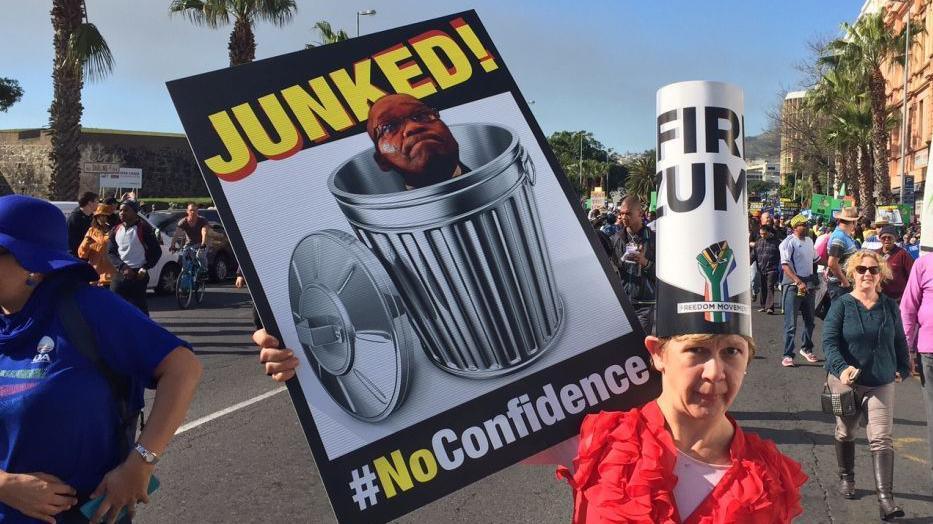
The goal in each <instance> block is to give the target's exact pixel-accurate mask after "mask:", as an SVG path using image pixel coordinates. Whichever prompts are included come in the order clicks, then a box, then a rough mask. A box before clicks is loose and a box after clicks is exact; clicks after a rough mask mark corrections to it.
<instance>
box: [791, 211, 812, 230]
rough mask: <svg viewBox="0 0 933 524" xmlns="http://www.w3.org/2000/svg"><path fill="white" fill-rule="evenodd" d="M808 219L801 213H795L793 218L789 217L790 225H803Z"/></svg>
mask: <svg viewBox="0 0 933 524" xmlns="http://www.w3.org/2000/svg"><path fill="white" fill-rule="evenodd" d="M809 221H810V219H808V218H807V217H806V215H804V214H803V213H800V214H798V215H795V216H794V218H792V219H790V227H797V226H801V225H803V226H805V225H807V222H809Z"/></svg>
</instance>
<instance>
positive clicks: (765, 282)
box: [752, 226, 781, 315]
mask: <svg viewBox="0 0 933 524" xmlns="http://www.w3.org/2000/svg"><path fill="white" fill-rule="evenodd" d="M779 246H780V242H779V241H778V239H777V238H775V236H774V228H773V227H771V226H761V229H759V236H758V240H757V241H755V249H754V251H753V252H752V261H753V262H756V263H757V265H758V279H759V281H760V282H761V292H760V293H759V294H758V296H759V297H760V300H761V308H760V309H758V311H762V312H764V311H767V312H768V314H769V315H770V314H773V313H774V290H775V288H776V287H777V283H778V275H779V274H780V271H781V251H780V249H779Z"/></svg>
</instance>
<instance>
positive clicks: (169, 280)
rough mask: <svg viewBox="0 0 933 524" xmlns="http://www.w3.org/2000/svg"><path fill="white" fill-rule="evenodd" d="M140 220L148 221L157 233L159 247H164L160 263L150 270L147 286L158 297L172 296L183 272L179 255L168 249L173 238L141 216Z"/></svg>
mask: <svg viewBox="0 0 933 524" xmlns="http://www.w3.org/2000/svg"><path fill="white" fill-rule="evenodd" d="M139 219H140V220H146V223H147V224H149V227H151V228H152V230H153V231H155V233H156V236H157V237H158V239H159V245H160V246H162V256H161V257H159V263H158V264H156V265H155V267H153V268H152V269H151V270H149V275H150V277H149V285H148V286H146V288H147V289H151V290H153V291H154V292H155V293H156V294H158V295H162V294H164V295H169V294H172V293H174V292H175V284H176V282H177V281H178V273H180V272H181V263H180V261H179V257H178V253H172V252H170V251H169V249H168V248H169V247H170V246H171V245H172V237H170V236H168V235H166V234H165V232H164V231H161V230H159V229H158V228H156V227H155V226H153V225H152V222H149V220H147V219H145V218H143V217H142V216H140V217H139Z"/></svg>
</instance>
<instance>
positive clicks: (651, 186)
mask: <svg viewBox="0 0 933 524" xmlns="http://www.w3.org/2000/svg"><path fill="white" fill-rule="evenodd" d="M656 166H657V155H656V154H655V150H654V149H649V150H648V151H645V152H644V153H642V154H640V155H638V156H636V157H635V158H633V159H631V160H629V162H628V172H629V177H628V180H626V181H625V191H626V193H627V194H629V195H636V196H637V197H638V198H639V199H640V200H641V201H642V202H650V200H651V192H652V191H656V190H657V187H658V184H657V169H656Z"/></svg>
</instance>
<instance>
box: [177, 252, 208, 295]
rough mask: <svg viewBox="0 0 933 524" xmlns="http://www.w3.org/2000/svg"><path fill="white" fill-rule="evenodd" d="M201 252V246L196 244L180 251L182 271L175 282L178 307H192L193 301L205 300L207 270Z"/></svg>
mask: <svg viewBox="0 0 933 524" xmlns="http://www.w3.org/2000/svg"><path fill="white" fill-rule="evenodd" d="M199 252H200V248H198V249H196V248H195V247H194V245H192V244H188V245H186V246H185V247H183V248H182V249H181V252H180V253H179V259H180V261H181V271H180V272H179V273H178V280H177V281H176V282H175V298H176V299H177V300H178V307H180V308H182V309H188V308H189V307H191V302H192V301H195V302H197V303H198V304H200V303H201V301H202V300H204V292H205V290H206V287H207V286H206V283H207V271H206V268H204V267H203V266H202V265H201V260H200V259H199V258H198V254H199Z"/></svg>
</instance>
